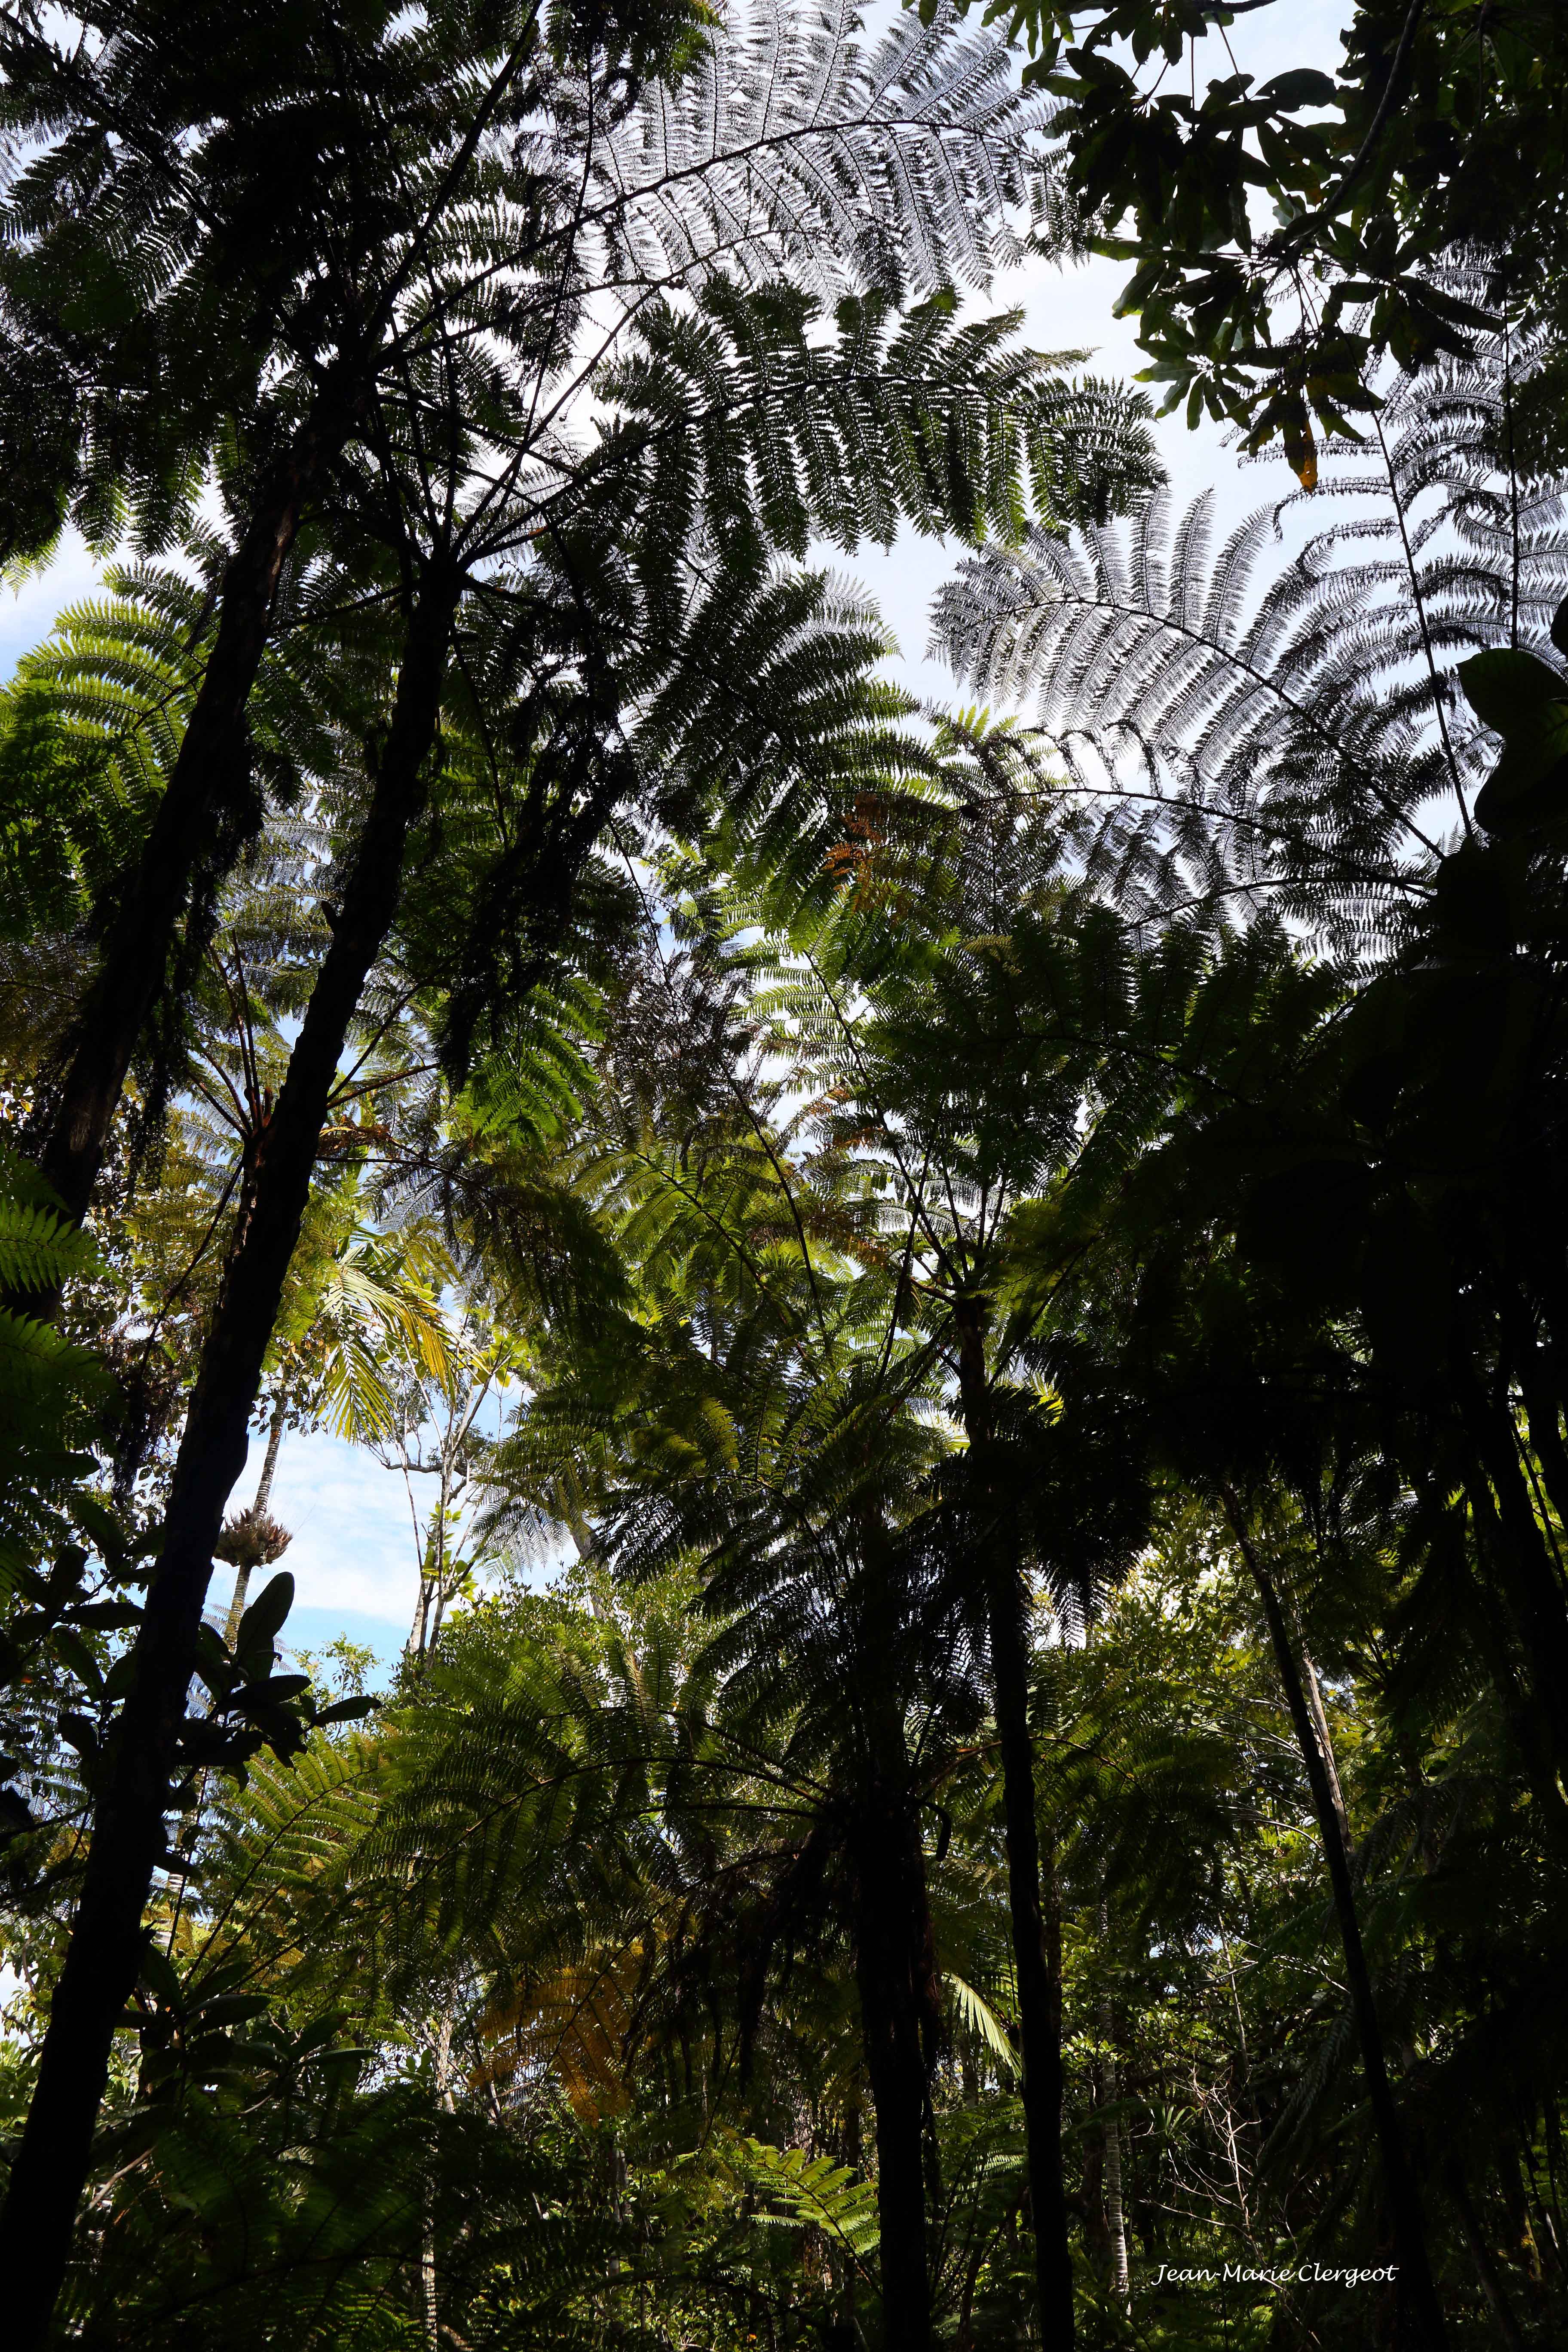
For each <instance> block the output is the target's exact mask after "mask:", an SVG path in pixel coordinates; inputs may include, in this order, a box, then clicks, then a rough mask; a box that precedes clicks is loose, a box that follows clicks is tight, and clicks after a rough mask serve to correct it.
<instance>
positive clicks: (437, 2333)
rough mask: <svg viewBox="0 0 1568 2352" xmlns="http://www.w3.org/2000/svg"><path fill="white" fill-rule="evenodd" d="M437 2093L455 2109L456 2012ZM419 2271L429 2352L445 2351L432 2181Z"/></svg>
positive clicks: (448, 2022)
mask: <svg viewBox="0 0 1568 2352" xmlns="http://www.w3.org/2000/svg"><path fill="white" fill-rule="evenodd" d="M433 2056H434V2060H435V2064H434V2067H433V2070H432V2071H433V2073H434V2075H435V2082H436V2097H437V2102H438V2103H439V2105H441V2106H442V2107H443V2108H444V2109H445V2110H446V2112H447V2115H451V2114H453V2113H454V2112H455V2110H456V2106H457V2101H456V2100H455V2099H454V2098H453V2096H452V2088H451V2061H452V2012H451V2011H450V2010H448V2011H447V2013H446V2015H445V2016H444V2017H443V2018H442V2020H441V2025H440V2030H439V2032H437V2036H436V2047H435V2051H434V2053H433ZM419 2275H420V2282H421V2284H422V2286H423V2288H424V2292H425V2341H426V2345H427V2346H428V2347H429V2352H441V2310H440V2304H439V2300H438V2298H437V2284H436V2193H435V2185H434V2183H432V2184H431V2185H430V2187H429V2189H427V2191H426V2199H425V2228H424V2233H423V2237H422V2240H421V2243H420V2248H419Z"/></svg>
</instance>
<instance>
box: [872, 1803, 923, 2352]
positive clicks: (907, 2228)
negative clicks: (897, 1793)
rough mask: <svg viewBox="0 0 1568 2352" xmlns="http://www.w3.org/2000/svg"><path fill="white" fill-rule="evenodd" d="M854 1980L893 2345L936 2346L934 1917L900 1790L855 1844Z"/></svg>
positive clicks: (903, 2351) (914, 1826)
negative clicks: (928, 2182) (928, 2194)
mask: <svg viewBox="0 0 1568 2352" xmlns="http://www.w3.org/2000/svg"><path fill="white" fill-rule="evenodd" d="M853 1860H854V1870H855V1881H856V1916H855V1947H856V1949H855V1981H856V1986H857V1989H858V1992H859V1996H860V2023H861V2032H862V2034H863V2036H864V2041H865V2049H866V2068H867V2072H868V2074H869V2075H870V2078H871V2097H872V2102H873V2104H874V2105H875V2107H876V2111H877V2216H878V2220H879V2223H880V2228H881V2269H882V2313H883V2325H884V2338H885V2341H886V2344H887V2347H888V2352H895V2347H897V2352H930V2346H931V2283H930V2278H929V2274H928V2271H927V2261H926V2206H925V2167H924V2163H923V2160H922V2147H923V2142H924V2137H925V2127H926V2112H927V2105H928V2099H929V2077H928V2074H927V2056H928V2053H927V2046H926V2036H925V2035H924V2034H922V2031H921V2025H922V2017H923V2016H924V2015H925V2014H926V2012H927V2011H928V2010H929V2007H930V1992H931V1983H930V1979H931V1923H930V1916H929V1912H928V1909H927V1904H926V1886H925V1868H924V1860H923V1856H922V1854H921V1844H920V1831H919V1824H918V1822H917V1820H916V1819H915V1817H914V1815H913V1813H912V1811H910V1810H909V1809H907V1808H906V1807H904V1806H902V1805H900V1804H899V1803H898V1802H897V1801H896V1800H894V1801H889V1802H887V1803H876V1804H872V1805H870V1806H868V1808H867V1811H866V1814H865V1817H864V1819H863V1821H862V1822H861V1824H860V1829H859V1834H858V1837H857V1840H856V1843H855V1852H854V1857H853Z"/></svg>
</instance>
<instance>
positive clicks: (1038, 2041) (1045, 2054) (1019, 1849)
mask: <svg viewBox="0 0 1568 2352" xmlns="http://www.w3.org/2000/svg"><path fill="white" fill-rule="evenodd" d="M955 1320H956V1322H957V1326H958V1334H959V1393H960V1403H961V1407H962V1410H963V1422H964V1428H965V1431H966V1433H967V1435H968V1438H969V1444H970V1450H971V1453H972V1454H974V1455H975V1456H976V1471H977V1484H978V1485H979V1486H980V1487H981V1490H982V1492H985V1491H986V1489H987V1482H988V1481H989V1480H990V1478H991V1463H990V1458H989V1457H990V1454H991V1416H990V1408H989V1391H988V1386H987V1382H986V1378H985V1362H984V1338H983V1335H982V1329H981V1323H980V1311H979V1309H978V1307H976V1306H975V1305H974V1304H973V1302H972V1301H968V1300H962V1301H960V1302H959V1305H958V1308H957V1312H956V1317H955ZM992 1483H994V1482H992ZM989 1499H991V1500H992V1502H993V1503H994V1502H995V1497H994V1495H992V1496H989ZM997 1516H998V1517H1000V1513H998V1514H997ZM987 1537H988V1542H987V1550H988V1556H989V1564H988V1568H987V1572H986V1580H985V1586H986V1590H985V1599H986V1616H987V1631H988V1634H989V1640H990V1649H991V1682H992V1693H993V1704H994V1708H995V1715H996V1734H997V1744H998V1747H999V1748H1000V1750H1001V1758H1002V1806H1003V1819H1004V1822H1005V1832H1006V1851H1007V1902H1008V1910H1009V1913H1010V1916H1011V1923H1012V1930H1013V1969H1014V1975H1015V1979H1016V1986H1017V1996H1018V2040H1019V2045H1020V2051H1019V2054H1020V2056H1021V2058H1022V2061H1023V2069H1024V2080H1023V2098H1024V2133H1025V2140H1026V2151H1027V2159H1028V2175H1029V2206H1030V2217H1031V2220H1032V2221H1033V2224H1034V2232H1035V2281H1036V2288H1037V2294H1038V2296H1039V2317H1040V2333H1041V2340H1042V2342H1043V2343H1044V2344H1045V2346H1046V2347H1047V2352H1070V2347H1071V2346H1072V2343H1073V2336H1074V2318H1073V2273H1072V2246H1071V2242H1070V2239H1069V2236H1068V2220H1069V2217H1068V2201H1067V2181H1066V2178H1065V2175H1064V2171H1063V2167H1062V2097H1063V2090H1064V2085H1065V2078H1064V2074H1063V2068H1062V1990H1061V1971H1060V1969H1059V1967H1058V1966H1056V1965H1054V1964H1053V1956H1052V1952H1051V1947H1050V1939H1049V1937H1048V1933H1047V1927H1048V1923H1047V1916H1046V1911H1045V1906H1044V1905H1043V1903H1042V1901H1041V1888H1040V1838H1039V1829H1038V1825H1037V1822H1036V1819H1035V1753H1034V1748H1033V1745H1032V1743H1031V1741H1030V1738H1029V1655H1028V1642H1027V1638H1026V1631H1025V1620H1024V1596H1023V1589H1022V1586H1021V1584H1020V1582H1019V1579H1018V1575H1017V1571H1016V1566H1015V1563H1014V1560H1013V1557H1012V1553H1011V1549H1010V1548H1009V1547H1008V1546H1007V1545H1006V1544H1005V1542H1004V1541H1003V1540H1002V1529H1001V1528H1000V1527H996V1528H991V1529H988V1530H987Z"/></svg>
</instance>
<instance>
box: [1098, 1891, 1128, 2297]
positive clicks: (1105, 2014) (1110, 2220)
mask: <svg viewBox="0 0 1568 2352" xmlns="http://www.w3.org/2000/svg"><path fill="white" fill-rule="evenodd" d="M1099 1924H1100V1968H1101V1970H1102V1971H1103V1970H1104V1969H1106V1967H1107V1966H1108V1960H1107V1955H1108V1953H1109V1952H1110V1905H1109V1904H1108V1903H1107V1901H1106V1899H1105V1896H1104V1895H1101V1896H1100V1921H1099ZM1100 2042H1101V2044H1102V2046H1103V2048H1104V2051H1105V2056H1104V2058H1103V2059H1102V2061H1101V2062H1100V2095H1101V2100H1102V2103H1103V2105H1105V2106H1106V2107H1108V2108H1112V2109H1113V2108H1114V2107H1115V2105H1116V2101H1117V2097H1118V2095H1119V2089H1120V2085H1119V2084H1118V2081H1117V2073H1116V2016H1115V2011H1113V2009H1112V2007H1111V2000H1110V1984H1109V1983H1108V1982H1107V1981H1106V1980H1105V1978H1104V1976H1103V1974H1102V1976H1101V1981H1100ZM1101 2132H1102V2136H1103V2137H1104V2142H1105V2234H1106V2242H1107V2253H1108V2256H1109V2261H1108V2264H1107V2267H1108V2269H1109V2271H1110V2292H1111V2294H1113V2295H1114V2296H1115V2297H1116V2300H1117V2301H1118V2303H1121V2304H1125V2303H1126V2302H1127V2300H1128V2298H1129V2296H1130V2295H1131V2291H1132V2289H1131V2276H1130V2274H1129V2272H1128V2267H1127V2216H1126V2212H1125V2210H1124V2208H1123V2205H1122V2200H1121V2125H1120V2124H1119V2123H1118V2121H1117V2119H1116V2116H1115V2115H1114V2114H1109V2115H1107V2116H1105V2118H1104V2120H1103V2123H1102V2125H1101Z"/></svg>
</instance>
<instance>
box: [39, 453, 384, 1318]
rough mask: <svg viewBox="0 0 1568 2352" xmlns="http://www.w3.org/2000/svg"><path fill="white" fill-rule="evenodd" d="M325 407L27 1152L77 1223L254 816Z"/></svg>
mask: <svg viewBox="0 0 1568 2352" xmlns="http://www.w3.org/2000/svg"><path fill="white" fill-rule="evenodd" d="M326 415H327V412H326V411H324V410H323V409H321V408H319V409H318V411H317V413H316V415H314V416H313V417H312V418H311V419H310V421H309V422H308V423H307V424H306V425H305V426H304V427H303V428H302V429H301V431H300V433H299V434H298V435H297V436H296V437H295V439H294V441H293V442H292V444H291V445H290V446H289V448H288V449H287V450H286V451H285V452H284V454H283V456H282V457H280V458H279V461H278V463H277V464H276V465H275V466H274V467H273V468H272V470H271V472H270V473H269V474H268V477H267V478H266V480H265V482H264V484H263V486H262V488H261V489H260V491H259V493H258V498H257V500H256V504H255V507H254V509H253V510H252V513H251V517H250V520H249V523H248V525H247V529H246V532H245V536H244V538H243V539H242V540H241V541H240V542H239V545H238V547H237V549H236V550H235V552H234V554H233V556H232V557H231V558H230V561H229V563H228V566H227V569H226V572H225V573H224V578H223V587H222V591H221V593H220V597H219V603H218V623H217V633H216V637H215V638H214V640H213V648H212V652H211V654H210V655H209V656H208V657H207V665H206V668H205V671H204V672H203V675H202V682H201V685H200V687H199V688H198V689H197V692H196V698H195V703H194V704H193V706H192V709H191V714H190V717H189V719H187V721H186V724H185V731H184V737H183V739H182V740H181V744H180V749H179V753H178V756H177V758H176V759H175V761H174V769H173V771H172V772H171V774H170V777H169V781H168V783H167V785H166V787H165V789H164V793H163V799H162V801H161V802H160V803H159V804H158V810H157V814H156V815H155V816H154V817H153V824H152V826H151V828H150V830H149V832H148V835H147V839H146V842H145V844H144V845H143V847H142V856H141V861H140V863H139V865H138V866H137V869H136V872H135V874H134V876H133V877H132V881H131V884H130V887H129V888H128V889H127V891H126V893H125V897H124V898H123V899H122V900H121V905H120V908H119V909H118V912H117V913H116V915H115V918H114V921H113V923H112V926H111V928H110V933H109V939H108V943H107V945H106V947H105V949H104V955H103V962H102V965H101V967H100V971H99V973H98V977H97V978H96V980H95V981H94V982H93V983H92V986H91V988H90V989H89V992H88V994H87V997H86V999H85V1001H84V1003H83V1004H82V1007H81V1010H80V1013H79V1018H78V1022H77V1027H76V1039H77V1042H76V1046H75V1050H74V1052H73V1054H72V1056H71V1060H70V1063H69V1065H68V1068H67V1071H66V1075H65V1078H64V1081H63V1083H62V1085H61V1088H60V1093H59V1098H58V1103H57V1104H56V1105H55V1107H54V1112H53V1117H52V1118H51V1121H50V1125H49V1129H48V1132H47V1135H46V1137H45V1139H44V1142H43V1148H42V1150H41V1151H40V1153H39V1157H38V1164H39V1167H40V1168H41V1169H42V1171H43V1173H44V1175H45V1176H46V1177H47V1179H48V1181H49V1182H50V1184H52V1185H53V1187H54V1189H55V1191H56V1192H58V1195H59V1197H60V1200H61V1201H62V1202H64V1204H65V1208H66V1211H67V1213H68V1215H69V1216H70V1217H71V1218H72V1219H73V1220H74V1221H75V1222H77V1223H80V1221H81V1219H82V1218H83V1216H85V1214H86V1213H87V1205H88V1201H89V1197H90V1194H91V1192H92V1186H93V1181H94V1179H95V1178H96V1176H97V1174H98V1171H99V1167H100V1162H101V1160H102V1158H103V1149H104V1144H105V1141H106V1140H107V1138H108V1135H109V1129H110V1124H111V1122H112V1120H113V1118H114V1114H115V1111H116V1109H117V1108H119V1103H120V1097H121V1091H122V1090H123V1087H124V1085H125V1075H126V1072H127V1071H128V1070H129V1068H130V1066H131V1057H132V1055H133V1054H134V1052H135V1050H136V1045H137V1041H138V1040H139V1038H140V1037H141V1034H142V1029H143V1027H144V1026H145V1024H146V1022H147V1018H148V1015H149V1013H151V1012H152V1009H153V1004H154V1003H155V1002H156V1001H157V996H158V992H159V990H160V989H161V988H162V987H163V981H164V976H165V973H166V972H167V970H168V965H169V958H170V955H171V953H172V951H173V949H174V939H175V934H176V931H177V929H178V927H179V923H180V919H181V916H182V915H183V914H184V911H185V909H186V907H187V906H188V904H189V902H190V898H191V894H192V890H193V887H195V886H196V885H197V884H198V883H200V884H205V886H206V887H209V888H210V887H212V886H213V885H214V884H215V883H216V881H217V880H218V879H220V878H221V877H222V875H223V874H224V873H225V872H226V870H227V868H228V866H229V865H230V864H232V862H233V859H234V857H235V856H236V855H237V852H238V850H239V848H240V846H241V845H242V844H243V843H244V841H245V840H246V839H247V838H248V836H249V835H250V834H252V833H253V832H254V831H255V829H256V824H257V821H258V812H257V811H256V809H255V808H254V806H253V804H252V803H251V801H250V797H249V790H248V786H247V783H246V782H245V779H246V777H247V771H248V762H247V759H246V756H245V751H246V744H245V712H246V705H247V702H248V700H249V698H250V690H251V688H252V687H253V685H254V684H255V682H256V673H257V670H258V667H259V666H260V662H261V656H262V653H263V650H264V648H265V646H266V644H267V638H268V632H269V631H270V629H271V626H272V615H273V610H274V606H275V604H276V602H277V595H278V583H279V577H280V576H281V573H282V570H283V566H284V564H285V562H287V561H288V557H289V551H290V549H291V548H292V547H293V544H294V540H295V536H296V533H297V532H298V530H299V527H300V513H301V511H302V509H303V507H304V504H305V501H306V499H307V498H308V497H309V495H310V490H311V488H312V485H313V484H314V482H315V481H316V479H317V478H318V477H319V476H320V474H321V470H322V467H324V466H325V465H326V464H327V463H328V462H329V461H330V460H331V457H332V455H333V454H334V452H335V451H336V449H338V448H339V447H340V446H342V442H343V440H344V438H345V437H346V435H347V433H348V430H349V427H350V421H351V420H350V415H349V412H347V411H346V410H339V411H338V412H337V413H336V415H334V416H333V418H332V421H331V422H330V423H329V422H327V421H325V419H326ZM56 1305H58V1299H52V1300H47V1301H46V1300H37V1301H34V1302H32V1308H33V1311H34V1312H37V1310H38V1307H40V1306H42V1307H46V1308H47V1309H48V1310H49V1311H51V1312H52V1310H53V1307H55V1306H56Z"/></svg>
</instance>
